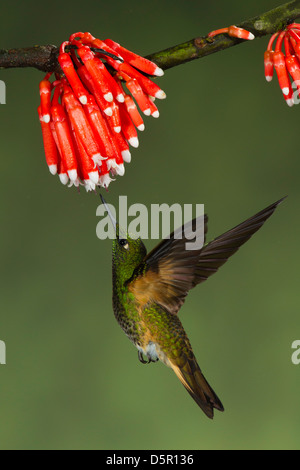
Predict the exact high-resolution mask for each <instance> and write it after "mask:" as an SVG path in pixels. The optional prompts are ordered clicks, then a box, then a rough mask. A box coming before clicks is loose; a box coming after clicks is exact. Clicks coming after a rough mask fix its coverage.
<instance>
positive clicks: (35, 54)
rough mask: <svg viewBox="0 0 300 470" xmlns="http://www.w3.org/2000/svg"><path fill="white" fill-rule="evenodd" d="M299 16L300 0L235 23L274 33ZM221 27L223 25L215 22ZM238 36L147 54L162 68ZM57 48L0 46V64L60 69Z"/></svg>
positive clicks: (261, 33) (256, 32)
mask: <svg viewBox="0 0 300 470" xmlns="http://www.w3.org/2000/svg"><path fill="white" fill-rule="evenodd" d="M298 17H300V0H295V1H292V2H288V3H285V4H284V5H280V6H279V7H277V8H274V9H273V10H270V11H268V12H266V13H263V14H261V15H258V16H256V17H255V18H251V19H249V20H246V21H243V22H242V23H240V24H238V25H237V26H239V27H241V28H244V29H247V30H248V31H251V32H252V33H253V34H254V35H255V37H263V36H266V35H268V34H273V33H276V32H277V31H280V30H282V29H284V28H285V27H286V25H287V24H289V23H291V22H293V21H294V20H295V19H296V18H298ZM218 26H219V27H224V26H226V25H218ZM242 42H245V41H242V40H240V39H235V38H231V37H229V36H227V35H219V36H216V37H214V38H208V37H207V36H204V37H197V38H195V39H192V40H190V41H187V42H185V43H183V44H179V45H178V46H174V47H170V48H169V49H165V50H163V51H160V52H155V53H154V54H151V55H149V56H147V58H148V59H150V60H152V61H153V62H155V63H156V64H157V65H158V66H159V67H161V68H162V69H164V70H166V69H169V68H171V67H175V66H177V65H180V64H184V63H185V62H189V61H191V60H195V59H199V58H201V57H205V56H207V55H209V54H213V53H215V52H219V51H223V50H224V49H228V48H229V47H232V46H236V45H237V44H241V43H242ZM57 57H58V48H57V47H56V46H53V45H47V46H33V47H27V48H20V49H10V50H2V49H0V68H2V69H7V68H14V67H34V68H36V69H38V70H41V71H43V72H58V73H59V72H61V69H60V66H59V64H58V61H57Z"/></svg>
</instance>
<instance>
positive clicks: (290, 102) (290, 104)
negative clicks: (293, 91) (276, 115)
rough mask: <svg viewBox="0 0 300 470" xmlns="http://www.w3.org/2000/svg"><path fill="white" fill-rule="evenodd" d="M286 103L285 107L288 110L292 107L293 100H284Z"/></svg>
mask: <svg viewBox="0 0 300 470" xmlns="http://www.w3.org/2000/svg"><path fill="white" fill-rule="evenodd" d="M286 103H287V105H288V106H289V107H290V108H291V107H292V106H294V100H293V98H291V99H288V100H286Z"/></svg>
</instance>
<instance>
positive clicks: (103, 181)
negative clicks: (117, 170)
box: [99, 173, 115, 188]
mask: <svg viewBox="0 0 300 470" xmlns="http://www.w3.org/2000/svg"><path fill="white" fill-rule="evenodd" d="M112 181H115V180H114V179H112V178H111V177H110V176H109V174H108V173H107V174H106V175H102V176H100V181H99V184H100V186H102V188H108V186H109V185H110V183H111V182H112Z"/></svg>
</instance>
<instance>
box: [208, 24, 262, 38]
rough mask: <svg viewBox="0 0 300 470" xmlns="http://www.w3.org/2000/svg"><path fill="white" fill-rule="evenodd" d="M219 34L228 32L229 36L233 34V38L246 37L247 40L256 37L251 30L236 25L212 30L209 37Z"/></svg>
mask: <svg viewBox="0 0 300 470" xmlns="http://www.w3.org/2000/svg"><path fill="white" fill-rule="evenodd" d="M217 34H228V36H231V37H233V38H238V39H245V40H246V41H252V40H253V39H255V36H254V34H252V33H250V31H247V30H246V29H242V28H238V27H237V26H234V25H232V26H229V27H228V28H222V29H216V30H215V31H211V32H210V33H209V34H208V37H209V38H213V37H214V36H216V35H217Z"/></svg>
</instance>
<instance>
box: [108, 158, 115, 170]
mask: <svg viewBox="0 0 300 470" xmlns="http://www.w3.org/2000/svg"><path fill="white" fill-rule="evenodd" d="M106 165H107V169H108V171H110V170H111V169H112V168H116V166H117V163H116V160H115V158H110V159H109V160H107V163H106Z"/></svg>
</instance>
